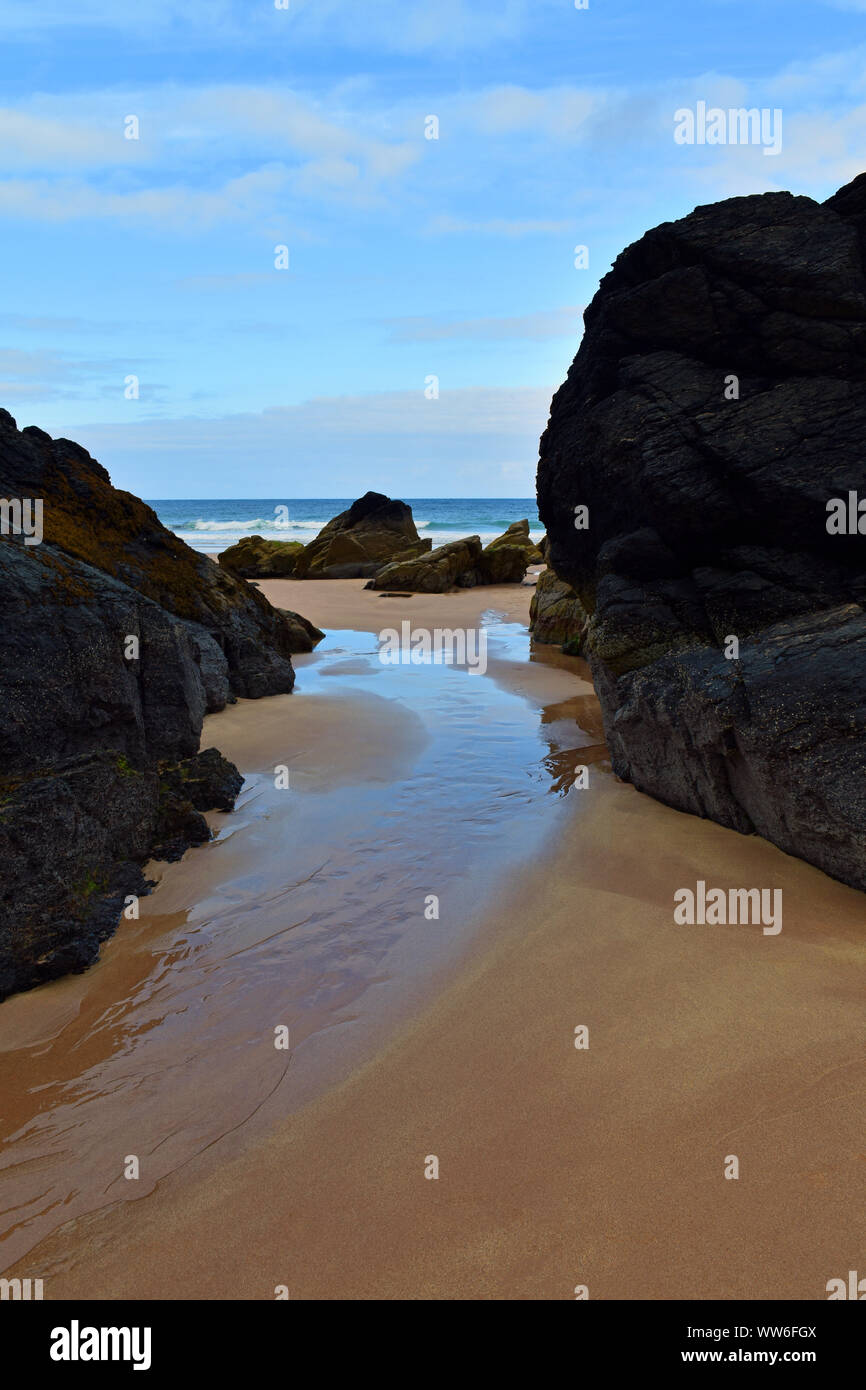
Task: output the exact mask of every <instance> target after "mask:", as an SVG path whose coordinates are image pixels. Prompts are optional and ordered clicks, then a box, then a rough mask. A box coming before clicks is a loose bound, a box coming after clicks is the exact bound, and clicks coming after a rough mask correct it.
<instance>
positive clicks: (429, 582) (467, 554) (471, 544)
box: [364, 536, 482, 594]
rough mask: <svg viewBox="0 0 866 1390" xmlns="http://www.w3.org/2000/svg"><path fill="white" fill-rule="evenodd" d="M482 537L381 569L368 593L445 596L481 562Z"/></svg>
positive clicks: (458, 542)
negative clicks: (389, 591) (391, 591)
mask: <svg viewBox="0 0 866 1390" xmlns="http://www.w3.org/2000/svg"><path fill="white" fill-rule="evenodd" d="M481 553H482V551H481V538H480V536H467V537H466V539H465V540H461V541H450V542H449V543H448V545H440V546H439V548H438V549H437V550H431V551H430V554H429V555H422V556H421V557H420V558H419V559H415V560H402V561H398V562H397V563H396V564H391V565H385V567H384V568H383V569H379V570H378V571H377V573H376V574H375V576H374V578H372V579H371V580H370V581H369V583H367V584H365V585H364V588H365V589H408V590H411V591H412V592H414V593H422V594H444V593H446V592H447V591H448V590H449V589H453V588H454V586H455V584H457V583H458V582H459V578H460V576H461V575H463V574H466V573H467V572H469V571H471V570H474V569H475V567H476V566H477V564H478V563H479V561H480V560H481Z"/></svg>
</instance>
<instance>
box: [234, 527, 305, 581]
mask: <svg viewBox="0 0 866 1390" xmlns="http://www.w3.org/2000/svg"><path fill="white" fill-rule="evenodd" d="M303 549H304V546H303V543H302V542H301V541H272V540H265V539H264V537H263V536H243V537H242V538H241V540H239V541H237V542H236V544H235V545H230V546H229V547H228V549H227V550H223V551H222V552H221V553H220V554H219V555H218V556H217V559H218V561H219V563H220V564H221V565H222V567H223V569H224V570H228V572H229V574H234V575H237V576H238V578H240V579H290V578H291V577H292V575H293V574H294V572H295V563H296V561H297V558H298V556H299V555H300V554H301V553H302V551H303Z"/></svg>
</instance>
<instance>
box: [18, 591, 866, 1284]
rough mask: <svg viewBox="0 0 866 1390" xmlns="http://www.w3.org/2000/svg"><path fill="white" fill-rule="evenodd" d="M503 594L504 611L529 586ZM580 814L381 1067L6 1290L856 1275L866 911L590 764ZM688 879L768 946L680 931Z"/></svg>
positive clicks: (792, 866) (346, 615)
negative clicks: (588, 793)
mask: <svg viewBox="0 0 866 1390" xmlns="http://www.w3.org/2000/svg"><path fill="white" fill-rule="evenodd" d="M262 587H263V589H264V590H265V592H267V594H268V596H269V597H271V598H272V600H273V601H274V602H276V603H277V604H279V605H280V606H283V607H288V608H296V609H299V610H300V611H302V612H304V613H305V614H306V615H307V616H309V617H310V618H311V619H312V620H313V621H316V622H318V623H320V625H324V626H328V627H334V626H341V627H359V628H361V627H362V628H365V629H367V630H371V629H372V630H376V629H378V628H379V627H381V626H384V625H386V624H385V623H384V622H383V621H382V620H381V619H380V616H379V615H380V613H381V612H382V611H385V610H386V609H387V605H389V604H390V605H393V607H392V608H390V609H387V611H389V612H393V613H394V615H395V617H394V618H393V619H391V620H390V621H391V622H396V621H397V620H398V619H399V618H402V617H403V616H411V617H412V619H413V620H414V621H415V622H416V623H421V622H424V621H427V622H428V623H430V624H431V625H439V626H445V625H455V624H457V623H459V622H464V623H465V622H469V621H472V615H473V613H474V614H476V615H477V612H478V602H479V596H478V595H477V594H474V593H472V592H471V591H470V592H467V593H465V594H457V595H453V596H451V595H449V596H445V597H444V598H433V597H431V598H429V599H425V598H419V599H417V600H413V601H412V603H411V605H409V606H408V607H407V604H406V601H405V600H404V601H398V600H396V599H393V600H386V599H380V598H379V597H378V595H375V594H372V593H367V592H365V591H363V590H362V589H361V588H360V587H359V586H358V585H357V584H356V583H353V582H352V581H346V582H345V583H338V582H333V583H318V584H316V585H313V584H297V583H292V582H291V581H275V582H273V583H269V584H267V585H263V586H262ZM512 593H513V609H514V616H515V617H519V616H520V613H521V612H523V613H525V609H526V603H527V601H528V594H527V593H526V592H525V591H512ZM491 606H493V605H491ZM498 606H500V607H501V605H498ZM532 670H533V668H532V666H530V667H527V668H523V670H522V671H521V672H520V673H519V674H518V676H517V677H516V679H518V680H524V681H534V680H536V679H544V680H545V681H552V682H553V683H554V686H555V687H556V688H555V691H554V693H553V695H552V698H553V699H556V700H561V701H562V702H563V705H564V708H567V702H568V701H569V699H570V698H576V699H584V700H585V699H586V697H585V695H581V694H577V695H576V694H575V691H576V686H575V677H574V675H573V673H572V671H569V670H562V671H558V670H550V669H547V670H545V669H544V668H543V667H539V674H538V676H536V675H533V674H532ZM582 794H583V793H581V792H579V791H573V792H572V793H570V794H569V797H570V799H573V798H576V797H579V796H580V795H582ZM804 794H807V792H806V791H804ZM592 796H593V801H592V809H591V811H590V812H589V813H587V812H584V813H583V814H580V815H578V814H575V815H574V816H573V819H572V821H571V822H570V823H569V824H568V825H566V827H565V830H564V833H563V836H562V838H561V839H560V840H559V841H558V842H557V843H555V844H551V845H549V846H548V848H547V850H546V852H545V854H544V855H543V856H541V857H539V858H538V859H537V860H536V862H534V863H533V864H532V865H531V866H530V867H528V868H524V869H523V870H522V871H521V873H520V875H519V877H518V878H514V877H512V878H508V879H503V882H502V885H501V889H502V892H501V896H500V898H499V900H498V901H497V902H494V903H491V904H490V909H489V916H490V931H489V932H488V933H487V934H486V935H485V937H484V940H485V941H486V942H487V945H486V947H485V949H484V950H483V952H481V953H480V954H479V955H477V956H476V957H475V958H474V959H473V960H472V961H471V963H470V964H469V965H467V966H465V967H464V968H463V970H462V971H461V973H460V975H459V976H458V978H457V979H456V980H454V981H453V983H452V984H450V985H449V986H448V988H447V989H446V990H445V991H444V993H443V994H442V995H441V996H440V997H439V998H438V999H437V1000H436V1001H435V1002H433V1003H432V1005H430V1006H429V1007H428V1008H427V1009H426V1010H425V1011H424V1012H423V1013H422V1015H421V1016H420V1017H419V1018H418V1019H417V1020H415V1021H414V1022H413V1023H412V1024H411V1026H409V1027H407V1028H404V1030H403V1031H402V1033H401V1034H400V1035H399V1036H398V1037H397V1038H395V1039H394V1040H393V1041H392V1042H391V1043H390V1045H389V1046H387V1047H386V1049H385V1050H384V1051H382V1052H381V1053H379V1054H378V1055H377V1056H376V1057H375V1058H374V1059H373V1060H372V1061H371V1062H369V1063H368V1064H367V1065H365V1066H364V1067H363V1068H362V1069H361V1070H359V1071H358V1072H357V1073H356V1074H354V1075H353V1076H352V1077H351V1078H350V1079H349V1080H348V1081H346V1082H345V1083H343V1084H342V1085H340V1086H339V1087H337V1088H335V1089H332V1090H331V1091H329V1092H328V1093H327V1094H325V1095H324V1096H322V1097H320V1098H319V1099H318V1100H316V1101H314V1102H313V1103H312V1104H310V1105H309V1106H307V1107H306V1108H305V1109H304V1110H302V1111H301V1112H300V1113H299V1114H297V1115H294V1116H293V1117H291V1119H290V1120H289V1121H286V1122H285V1123H283V1124H282V1125H281V1126H280V1127H278V1128H277V1129H275V1130H274V1131H273V1132H272V1133H271V1134H270V1136H269V1137H267V1138H265V1139H264V1140H262V1141H261V1142H257V1143H256V1144H255V1145H254V1146H253V1147H252V1148H250V1149H249V1150H248V1151H247V1152H246V1153H244V1154H243V1155H242V1156H241V1157H239V1158H237V1159H235V1160H233V1161H231V1162H227V1163H225V1164H224V1165H222V1166H219V1167H217V1168H216V1169H214V1168H213V1167H212V1168H211V1169H210V1170H209V1171H207V1172H204V1171H202V1170H200V1169H199V1168H198V1166H197V1165H196V1164H190V1165H189V1166H188V1167H186V1168H185V1169H184V1171H183V1172H182V1173H179V1174H177V1175H174V1176H172V1177H169V1178H167V1179H166V1180H165V1181H164V1182H162V1183H160V1184H159V1185H158V1187H157V1189H156V1191H155V1192H154V1193H153V1194H151V1195H150V1196H149V1197H147V1198H146V1199H143V1200H140V1201H137V1202H127V1203H125V1204H124V1205H122V1206H119V1207H117V1208H115V1209H114V1210H112V1211H110V1212H109V1213H107V1214H103V1215H101V1216H97V1217H93V1218H88V1219H86V1220H84V1221H81V1222H79V1223H77V1225H76V1226H75V1227H74V1228H67V1229H66V1230H64V1231H62V1232H61V1233H60V1234H59V1235H58V1236H56V1237H54V1238H52V1239H51V1240H49V1241H47V1242H45V1243H44V1244H43V1246H42V1247H40V1248H39V1249H38V1250H37V1251H36V1252H34V1255H33V1256H31V1258H29V1259H28V1260H27V1261H26V1268H25V1266H24V1265H22V1266H21V1267H20V1269H19V1270H18V1271H17V1272H20V1273H26V1274H38V1273H44V1274H45V1275H46V1276H47V1277H48V1279H49V1284H48V1287H47V1289H46V1293H47V1294H48V1296H50V1297H54V1298H62V1297H79V1298H81V1297H83V1298H88V1297H91V1298H109V1299H110V1298H130V1297H139V1298H141V1297H143V1298H157V1299H159V1298H172V1299H183V1298H188V1299H195V1298H213V1299H231V1298H250V1299H271V1298H273V1297H274V1290H275V1288H276V1287H277V1286H279V1285H285V1286H287V1287H288V1289H289V1293H290V1296H291V1297H292V1298H300V1299H309V1298H327V1299H368V1298H384V1299H428V1298H429V1299H439V1298H444V1299H547V1298H551V1299H560V1298H565V1299H570V1298H573V1297H574V1296H575V1294H574V1290H575V1287H576V1286H578V1285H586V1286H588V1289H589V1296H590V1298H593V1299H640V1298H650V1299H654V1298H667V1297H678V1298H689V1299H707V1298H747V1299H759V1298H789V1299H790V1298H807V1299H821V1298H824V1297H826V1293H825V1285H826V1282H827V1280H828V1279H830V1278H833V1277H837V1276H842V1277H845V1276H846V1273H847V1271H848V1270H849V1269H860V1270H861V1272H862V1266H863V1260H864V1221H863V1215H862V1212H863V1202H862V1191H863V1184H864V1178H866V1139H864V1136H863V1127H862V1116H863V1108H864V1107H863V1102H864V1097H866V1066H864V1058H863V1047H862V1036H863V1023H862V967H863V965H864V962H866V920H864V918H866V914H864V900H863V897H862V895H861V894H859V893H856V892H854V891H853V890H851V889H848V888H846V887H844V886H842V885H840V884H837V883H835V882H833V881H831V880H830V879H828V878H826V877H825V876H824V875H823V874H821V873H820V872H819V871H818V870H816V869H813V868H811V867H809V866H807V865H805V864H802V863H800V862H799V861H797V860H794V859H791V858H789V857H788V856H786V855H784V854H782V853H781V852H780V851H778V850H776V849H774V848H773V847H771V846H769V845H767V844H766V843H764V842H763V841H761V840H758V839H756V838H747V837H743V836H740V835H737V834H735V833H733V832H730V831H726V830H724V829H721V828H720V827H718V826H716V825H714V824H711V823H709V822H702V821H698V820H695V819H694V818H691V817H687V816H684V815H680V814H679V813H677V812H675V811H672V810H669V809H667V808H665V807H662V806H660V805H658V804H656V803H655V802H653V801H651V800H650V799H649V798H646V797H643V796H641V795H639V794H638V793H636V792H635V791H634V790H633V789H632V788H630V787H627V786H623V785H621V784H619V783H617V782H616V781H615V779H613V778H612V776H610V774H609V773H605V772H603V771H602V770H601V768H593V769H592ZM699 878H703V879H705V880H707V882H708V883H709V884H710V885H712V886H719V887H729V886H739V887H753V886H757V887H771V888H772V887H781V888H782V889H783V894H784V898H783V901H784V926H783V930H782V932H781V933H780V934H779V935H778V936H765V935H763V934H762V931H761V928H760V926H725V927H719V926H715V927H714V926H692V927H683V926H676V925H675V924H674V922H673V894H674V892H675V890H676V889H677V888H680V887H689V886H690V887H692V888H694V886H695V883H696V881H697V879H699ZM578 1025H585V1026H586V1027H588V1029H589V1048H588V1050H578V1049H576V1048H575V1046H574V1030H575V1028H576V1027H577V1026H578ZM431 1155H435V1156H437V1158H438V1162H439V1177H438V1180H429V1179H427V1178H425V1166H428V1158H429V1156H431ZM732 1155H735V1156H736V1157H737V1159H738V1160H739V1172H740V1176H739V1178H738V1179H737V1180H726V1178H725V1176H724V1172H725V1165H726V1161H728V1159H729V1156H732ZM71 1251H74V1263H73V1264H72V1266H71V1268H70V1267H69V1258H70V1252H71Z"/></svg>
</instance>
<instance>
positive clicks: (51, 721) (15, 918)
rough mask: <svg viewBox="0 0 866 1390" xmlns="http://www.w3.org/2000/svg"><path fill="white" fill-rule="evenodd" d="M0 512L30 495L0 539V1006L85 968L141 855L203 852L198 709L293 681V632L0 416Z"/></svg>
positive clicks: (132, 889)
mask: <svg viewBox="0 0 866 1390" xmlns="http://www.w3.org/2000/svg"><path fill="white" fill-rule="evenodd" d="M0 499H5V500H6V501H9V500H10V499H18V500H19V501H21V500H22V499H26V500H29V501H40V500H41V502H42V515H43V532H44V539H43V540H42V543H41V544H34V545H28V544H26V542H25V537H24V536H23V535H21V534H15V533H13V532H10V528H9V526H6V527H5V530H6V531H7V532H9V533H8V534H3V535H0V864H2V866H3V867H2V875H0V998H2V997H3V996H4V995H6V994H8V993H10V992H11V991H13V990H18V989H25V988H28V987H30V986H32V985H35V984H38V983H39V982H40V981H42V980H46V979H51V978H54V977H55V976H57V975H60V974H63V973H65V972H67V971H69V970H76V969H82V968H83V967H84V966H85V965H87V964H88V963H89V962H90V961H91V960H92V959H93V958H94V956H95V955H96V952H97V951H98V948H99V943H100V941H101V940H103V939H104V938H105V937H106V936H107V935H110V933H111V932H112V931H113V930H114V928H115V926H116V924H117V918H118V913H119V910H120V908H121V907H122V906H123V901H124V897H125V895H127V894H136V893H139V892H141V891H144V888H145V884H144V880H143V878H142V875H141V866H142V865H143V864H144V863H145V862H146V861H147V859H148V858H149V857H150V855H151V853H152V852H153V851H154V850H155V849H156V848H158V847H160V845H161V843H163V844H164V843H168V844H169V847H170V850H171V852H172V853H176V852H179V849H180V847H181V845H182V843H183V842H185V843H190V842H191V840H195V839H196V838H199V837H200V835H201V829H202V825H203V821H202V819H201V817H200V815H199V816H198V817H197V818H196V815H193V814H191V812H193V813H198V812H200V811H202V810H203V809H207V805H208V801H209V805H210V806H226V805H227V804H228V803H229V801H230V800H231V799H232V797H233V795H234V792H232V790H231V788H232V787H234V788H235V791H236V779H237V778H238V774H237V772H236V770H235V769H233V768H232V767H231V764H228V763H225V760H223V759H219V755H218V754H216V752H215V750H209V751H208V752H207V753H205V754H199V753H198V745H199V737H200V734H201V728H202V720H203V718H204V715H205V714H206V713H207V712H209V711H212V710H219V709H221V708H222V707H223V706H224V705H225V703H226V702H227V701H228V700H232V699H234V698H235V696H238V695H241V696H248V697H254V696H259V695H268V694H275V693H278V692H283V691H288V690H291V688H292V684H293V681H294V672H293V669H292V663H291V659H290V653H291V651H292V649H293V637H292V627H291V625H290V624H289V623H287V622H286V621H285V620H284V619H283V617H281V615H280V614H279V613H277V612H276V610H275V609H273V608H271V607H270V605H269V604H268V603H267V602H266V601H265V599H264V598H263V597H262V596H261V595H260V594H258V593H256V591H255V590H254V589H252V588H251V587H250V586H249V585H248V584H246V583H245V582H243V581H242V580H237V579H234V578H232V577H231V576H230V575H229V574H227V573H226V572H225V571H224V570H221V569H220V568H219V566H217V565H215V564H214V563H213V561H212V560H210V559H208V558H207V556H203V555H198V554H196V552H195V551H192V550H190V549H189V547H188V546H186V545H184V543H183V542H182V541H180V540H178V539H177V538H176V537H175V536H173V535H172V534H171V533H170V532H168V531H166V530H165V528H164V527H163V526H162V525H161V524H160V522H159V521H158V519H157V517H156V516H155V514H154V513H153V512H152V511H151V509H150V508H149V507H147V506H146V505H145V504H144V503H143V502H140V501H139V500H138V499H137V498H135V497H132V496H131V495H130V494H129V493H124V492H119V491H117V490H116V489H114V488H113V487H112V486H111V482H110V480H109V477H108V474H107V473H106V472H105V470H104V469H103V468H101V467H100V465H99V464H98V463H96V462H95V461H94V460H93V459H92V458H91V457H90V455H89V454H87V453H86V451H85V450H84V449H81V448H80V447H79V446H78V445H76V444H72V443H70V442H69V441H68V440H63V439H58V440H52V439H51V438H50V437H49V436H48V435H47V434H45V433H44V432H43V431H41V430H38V429H34V428H30V429H25V430H23V431H20V432H19V431H18V430H17V428H16V425H15V421H14V420H13V419H12V417H11V416H10V415H9V414H8V413H7V412H5V411H0ZM13 531H14V528H13ZM217 760H218V761H217ZM184 788H186V791H185V793H184V794H183V795H181V792H182V791H183V789H184ZM208 789H209V790H208ZM184 826H186V832H188V833H185V831H184V828H183V827H184Z"/></svg>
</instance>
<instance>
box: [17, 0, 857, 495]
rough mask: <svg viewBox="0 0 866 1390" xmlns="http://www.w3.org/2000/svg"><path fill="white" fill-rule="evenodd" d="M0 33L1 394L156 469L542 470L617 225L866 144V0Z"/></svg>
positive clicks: (420, 488)
mask: <svg viewBox="0 0 866 1390" xmlns="http://www.w3.org/2000/svg"><path fill="white" fill-rule="evenodd" d="M0 54H2V56H0V71H2V97H0V221H2V236H3V267H4V271H5V275H4V294H3V305H2V311H0V383H2V390H0V403H2V404H3V405H5V406H6V408H8V409H9V410H11V412H12V414H13V415H15V416H16V418H17V419H18V422H19V424H21V425H23V424H38V425H40V426H41V427H42V428H44V429H47V430H49V431H50V432H51V433H52V434H63V435H67V436H68V437H70V438H74V439H77V440H79V441H80V442H81V443H83V444H84V445H85V446H86V447H87V448H89V449H90V450H91V452H92V453H93V454H94V455H95V456H96V457H97V458H99V459H100V461H101V462H102V463H103V464H104V465H105V466H106V467H107V468H108V469H109V471H110V473H111V474H112V477H113V479H114V481H115V483H117V484H118V485H119V486H122V487H127V488H129V489H130V490H132V491H134V492H136V493H138V494H140V495H142V496H145V497H209V496H210V497H212V496H225V497H251V496H259V497H275V496H276V497H279V496H286V497H303V496H316V497H321V496H335V497H345V496H350V495H354V494H358V493H361V492H363V491H365V490H366V489H367V488H368V487H373V488H377V489H380V490H382V491H386V492H389V493H391V494H392V495H396V496H400V495H403V496H410V497H411V496H416V497H418V496H439V495H442V496H450V495H456V496H497V495H498V496H527V495H530V494H531V493H532V492H533V491H534V477H535V464H536V458H537V444H538V435H539V433H540V431H541V430H542V429H543V427H544V424H545V422H546V419H547V414H548V406H549V402H550V397H551V394H552V392H553V391H554V390H555V389H556V387H557V386H558V385H559V383H560V382H561V380H562V379H563V377H564V375H565V373H566V371H567V369H568V366H569V364H570V362H571V359H572V357H573V355H574V352H575V350H576V348H577V345H578V342H579V337H580V329H581V309H582V307H583V306H584V305H585V304H587V303H588V301H589V300H590V299H591V297H592V295H593V293H594V291H595V289H596V287H597V285H598V281H599V279H600V278H601V276H602V275H603V274H604V273H605V272H606V270H607V269H608V268H609V266H610V263H611V261H612V260H613V258H614V257H615V256H616V254H617V253H618V252H619V251H620V250H621V249H622V247H623V246H625V245H627V244H628V243H629V242H631V241H633V240H635V239H636V238H637V237H638V236H640V235H641V233H642V232H643V231H645V230H646V229H647V228H648V227H651V226H654V225H655V224H657V223H658V222H660V221H664V220H666V219H671V218H675V217H679V216H682V215H683V214H684V213H686V212H688V211H690V210H691V208H693V207H694V206H695V205H697V204H699V203H707V202H712V201H715V200H716V199H718V198H723V197H729V196H733V195H736V194H742V193H752V192H761V191H764V190H768V189H779V188H788V189H791V190H792V191H793V192H795V193H802V194H807V195H809V196H811V197H814V198H818V199H821V198H825V197H827V196H828V195H829V194H830V193H831V192H832V191H833V190H834V189H835V188H836V187H838V186H839V185H840V184H842V183H844V182H847V181H848V180H849V179H850V178H852V177H854V176H855V175H856V174H857V173H859V172H861V171H862V170H863V169H866V0H838V2H837V3H829V0H799V2H798V0H787V2H786V0H750V3H741V2H740V0H737V2H736V3H734V0H699V3H692V4H690V5H686V4H682V3H679V4H677V3H661V4H653V3H647V0H642V2H641V3H637V0H589V7H588V8H587V9H585V10H578V9H576V8H575V6H574V0H423V2H421V3H419V0H378V2H377V0H289V8H288V9H277V8H276V7H275V4H274V0H244V3H243V4H240V3H232V2H231V0H140V3H133V4H124V3H123V0H76V3H75V4H74V5H70V4H69V3H68V0H40V3H39V4H35V3H33V0H24V3H10V0H0ZM699 101H706V102H707V103H708V104H709V105H711V106H712V105H717V106H721V107H722V108H728V107H731V106H735V107H738V106H747V107H753V106H754V107H758V108H771V109H776V108H778V109H780V110H781V111H782V113H783V144H782V150H781V152H780V153H779V154H778V155H775V156H766V155H765V154H764V152H763V150H762V148H760V147H759V146H751V145H733V144H732V145H703V146H698V145H693V146H687V145H679V144H677V143H676V142H675V140H674V138H673V130H674V112H675V111H676V110H677V109H679V108H683V107H694V106H695V105H696V103H697V102H699ZM431 115H435V116H436V117H437V118H438V122H439V138H438V139H436V140H429V139H426V138H425V122H426V119H427V117H429V116H431ZM129 116H135V117H137V120H138V124H139V138H138V139H137V140H129V139H126V138H125V135H124V129H125V121H126V118H127V117H129ZM577 245H586V246H587V247H588V248H589V267H588V269H577V268H575V264H574V259H575V257H574V248H575V246H577ZM277 246H286V247H287V248H288V252H289V268H288V269H277V268H276V267H275V264H274V262H275V247H277ZM130 376H136V377H138V379H139V395H138V398H137V399H128V398H127V395H126V394H125V382H126V379H127V378H128V377H130ZM434 376H435V377H436V378H438V388H439V395H438V398H436V399H428V398H427V396H426V395H425V383H426V382H427V381H428V378H430V377H434Z"/></svg>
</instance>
